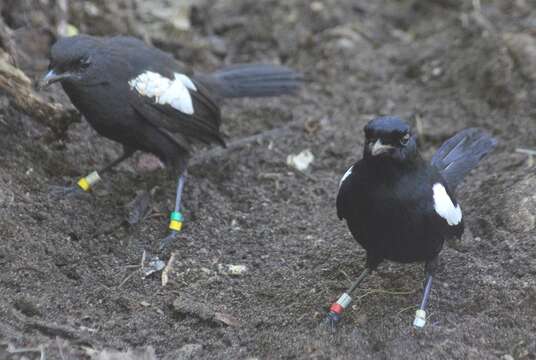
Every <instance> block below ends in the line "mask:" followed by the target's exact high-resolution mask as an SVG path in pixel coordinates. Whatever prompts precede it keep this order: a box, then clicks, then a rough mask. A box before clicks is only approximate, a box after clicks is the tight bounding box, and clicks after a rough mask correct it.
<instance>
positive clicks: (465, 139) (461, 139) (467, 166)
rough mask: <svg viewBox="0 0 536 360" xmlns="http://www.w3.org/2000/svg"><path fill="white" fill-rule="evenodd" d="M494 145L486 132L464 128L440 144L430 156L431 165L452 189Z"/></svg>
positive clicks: (495, 143) (492, 139) (493, 141)
mask: <svg viewBox="0 0 536 360" xmlns="http://www.w3.org/2000/svg"><path fill="white" fill-rule="evenodd" d="M496 145H497V141H496V140H495V139H494V138H492V137H491V136H490V135H489V134H488V133H486V132H484V131H482V130H480V129H476V128H470V129H465V130H463V131H460V132H459V133H457V134H456V135H454V136H453V137H451V138H450V139H448V140H447V141H445V142H444V143H443V145H441V147H440V148H439V150H437V152H436V153H435V155H434V156H433V157H432V165H433V166H435V167H436V168H437V169H438V170H439V172H440V174H441V175H442V176H443V178H445V180H446V181H447V184H448V185H449V187H450V188H451V189H453V190H454V189H455V188H456V186H458V185H459V184H460V183H461V181H462V180H463V178H464V177H465V175H467V173H468V172H469V171H471V169H473V168H474V167H475V166H476V165H477V164H478V162H479V161H480V159H482V158H483V157H484V156H485V155H486V154H487V153H489V152H490V151H491V150H493V148H494V147H495V146H496Z"/></svg>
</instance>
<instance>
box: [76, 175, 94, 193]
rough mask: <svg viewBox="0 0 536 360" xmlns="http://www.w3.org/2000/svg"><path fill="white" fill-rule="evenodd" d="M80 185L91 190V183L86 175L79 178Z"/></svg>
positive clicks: (86, 189) (85, 189)
mask: <svg viewBox="0 0 536 360" xmlns="http://www.w3.org/2000/svg"><path fill="white" fill-rule="evenodd" d="M78 186H80V188H81V189H82V190H84V191H86V192H87V191H89V190H91V185H90V184H89V181H87V179H86V178H85V177H83V178H81V179H80V180H78Z"/></svg>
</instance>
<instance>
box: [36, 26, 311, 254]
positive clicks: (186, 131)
mask: <svg viewBox="0 0 536 360" xmlns="http://www.w3.org/2000/svg"><path fill="white" fill-rule="evenodd" d="M301 80H302V77H301V75H300V74H298V73H297V72H295V71H293V70H291V69H289V68H286V67H283V66H276V65H262V64H244V65H234V66H230V67H226V68H223V69H221V70H219V71H216V72H214V73H212V74H208V75H201V74H200V75H192V76H188V75H185V74H184V71H183V69H181V66H180V65H179V64H178V62H177V61H176V60H175V59H174V58H173V57H172V56H171V55H169V54H167V53H165V52H163V51H161V50H158V49H156V48H154V47H150V46H148V45H146V44H145V43H143V42H142V41H140V40H138V39H135V38H132V37H123V36H119V37H111V38H100V37H93V36H88V35H80V36H73V37H67V38H61V39H59V40H58V41H57V42H56V43H55V44H54V45H53V46H52V48H51V50H50V65H49V71H48V73H47V74H46V75H45V76H44V77H43V79H42V80H41V85H42V86H47V85H50V84H52V83H54V82H61V85H62V86H63V89H64V90H65V92H66V93H67V95H68V96H69V98H70V99H71V101H72V103H73V104H74V106H75V107H76V108H77V109H78V110H79V111H80V112H81V113H82V114H83V115H84V117H85V118H86V119H87V121H88V122H89V123H90V125H91V126H92V127H93V128H94V129H95V130H96V131H97V132H98V133H99V134H100V135H102V136H104V137H106V138H108V139H111V140H114V141H117V142H119V143H121V144H122V145H123V154H122V155H121V156H120V157H119V158H118V159H116V160H115V161H113V162H112V163H110V164H108V165H107V166H105V167H103V168H102V169H100V170H98V171H94V172H92V173H91V174H89V175H88V176H86V177H84V178H82V179H80V181H79V182H78V185H79V188H81V189H83V190H85V191H89V190H90V188H91V186H92V185H94V184H95V183H96V182H98V181H99V180H100V176H99V175H101V174H103V173H105V172H107V171H109V170H110V169H111V168H112V167H114V166H116V165H117V164H119V163H120V162H122V161H123V160H125V159H127V158H128V157H130V156H131V155H132V154H133V153H134V152H135V151H136V150H141V151H145V152H149V153H152V154H154V155H156V156H158V157H159V158H160V160H161V161H162V162H163V163H164V164H165V165H166V167H167V168H169V169H170V170H171V172H172V173H173V174H174V175H176V176H178V177H179V181H178V185H177V196H176V202H175V203H176V204H175V209H174V211H173V212H172V213H171V221H170V229H171V234H170V235H169V236H168V237H166V238H165V239H164V240H163V242H162V243H161V244H162V245H165V244H166V243H168V242H169V241H170V240H172V239H173V238H174V237H175V236H176V234H177V232H178V231H180V229H181V227H182V215H181V213H180V202H181V194H182V189H183V186H184V181H185V175H186V167H187V162H188V158H189V156H190V153H191V146H190V145H191V143H192V142H201V143H206V144H209V143H217V144H220V145H222V146H225V142H224V140H223V137H222V134H221V133H220V123H221V116H220V108H219V102H220V101H221V99H223V98H233V97H263V96H277V95H284V94H292V93H294V92H296V91H297V90H298V89H299V87H300V85H301ZM70 189H71V190H74V189H77V187H73V188H70ZM78 190H79V189H78Z"/></svg>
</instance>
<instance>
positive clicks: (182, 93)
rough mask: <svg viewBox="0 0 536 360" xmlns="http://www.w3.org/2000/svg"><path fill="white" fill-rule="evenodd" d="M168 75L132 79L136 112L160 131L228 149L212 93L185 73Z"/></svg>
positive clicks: (147, 74) (146, 73)
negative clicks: (217, 144) (178, 134)
mask: <svg viewBox="0 0 536 360" xmlns="http://www.w3.org/2000/svg"><path fill="white" fill-rule="evenodd" d="M166 73H167V72H166ZM168 76H169V75H168ZM168 76H164V75H162V74H161V73H159V72H153V71H144V72H142V73H141V74H139V75H137V76H136V77H134V78H132V79H130V80H129V101H130V103H131V105H132V106H133V107H134V109H135V110H136V111H137V112H138V113H139V114H140V115H141V116H142V117H143V118H144V119H145V120H147V121H149V122H150V123H152V124H153V125H154V126H156V127H158V128H161V129H164V130H166V131H168V132H171V133H180V134H182V135H185V136H187V137H189V138H194V139H196V140H198V141H201V142H204V143H211V142H217V143H220V144H221V145H223V146H225V142H224V141H223V139H222V137H221V134H220V132H219V126H220V123H221V115H220V109H219V107H218V106H217V105H216V104H215V103H214V101H212V99H211V98H210V96H209V94H208V91H207V90H206V89H205V88H204V87H203V86H202V85H200V84H198V83H195V82H194V81H193V80H191V79H190V78H189V77H187V76H186V75H184V74H180V73H173V76H169V77H168Z"/></svg>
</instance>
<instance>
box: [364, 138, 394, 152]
mask: <svg viewBox="0 0 536 360" xmlns="http://www.w3.org/2000/svg"><path fill="white" fill-rule="evenodd" d="M392 148H393V146H391V145H385V144H383V143H382V141H381V139H378V140H376V142H375V143H374V144H373V145H372V146H370V153H371V154H372V156H376V155H380V154H383V153H384V152H387V151H389V150H391V149H392Z"/></svg>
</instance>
